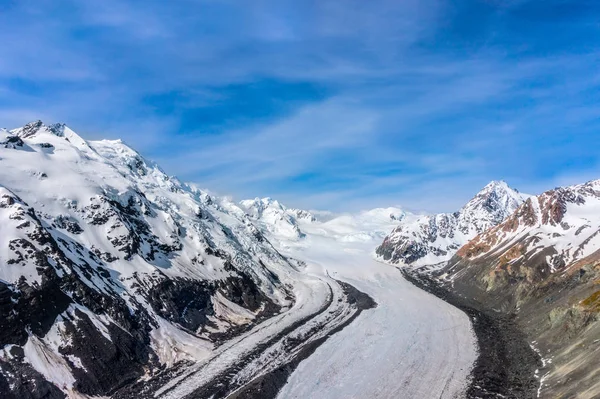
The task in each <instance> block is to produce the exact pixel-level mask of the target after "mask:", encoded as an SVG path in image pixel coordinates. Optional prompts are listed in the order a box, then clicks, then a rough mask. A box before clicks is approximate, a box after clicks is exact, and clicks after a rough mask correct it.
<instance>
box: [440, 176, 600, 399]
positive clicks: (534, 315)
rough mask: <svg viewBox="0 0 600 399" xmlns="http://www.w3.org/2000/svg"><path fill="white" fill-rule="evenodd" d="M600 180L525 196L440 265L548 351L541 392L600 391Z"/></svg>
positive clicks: (588, 394)
mask: <svg viewBox="0 0 600 399" xmlns="http://www.w3.org/2000/svg"><path fill="white" fill-rule="evenodd" d="M599 215H600V180H596V181H591V182H589V183H586V184H581V185H576V186H570V187H562V188H557V189H554V190H550V191H547V192H545V193H543V194H541V195H539V196H536V197H531V198H529V199H527V200H526V201H525V202H524V203H523V204H522V205H521V206H520V207H519V208H518V209H517V210H516V211H515V212H514V213H513V214H512V215H510V216H509V217H508V218H506V220H504V222H502V223H500V224H499V225H497V226H495V227H492V228H491V229H488V230H486V231H485V232H483V233H481V234H479V235H478V236H477V237H475V238H474V239H473V240H471V241H470V242H469V243H468V244H466V245H465V246H463V247H462V248H461V249H460V250H459V251H458V252H457V254H456V256H455V257H453V258H452V259H451V260H450V262H448V264H447V266H445V267H444V268H443V269H442V270H440V271H439V275H440V276H441V277H442V278H443V279H445V280H446V281H451V282H452V285H453V287H454V289H455V290H456V291H458V292H460V293H461V294H463V295H466V296H467V297H471V298H474V299H476V300H477V301H478V302H479V303H481V304H483V305H484V306H485V307H487V308H489V309H494V310H497V311H500V312H502V313H506V314H511V315H514V317H515V320H516V322H517V323H518V325H519V326H520V328H521V329H522V330H523V331H524V332H525V333H526V334H527V336H528V338H529V339H530V340H531V341H532V342H533V346H534V347H535V348H536V350H537V351H538V352H539V353H540V355H541V357H542V358H543V359H544V364H545V366H544V368H543V369H542V370H540V371H539V376H540V378H541V379H542V387H541V393H542V396H541V397H578V398H595V397H598V396H599V395H600V368H598V365H597V361H598V359H599V358H600V346H599V345H598V337H599V336H600V323H599V322H598V320H599V319H600V216H599Z"/></svg>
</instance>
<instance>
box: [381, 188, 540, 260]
mask: <svg viewBox="0 0 600 399" xmlns="http://www.w3.org/2000/svg"><path fill="white" fill-rule="evenodd" d="M527 197H528V196H527V195H524V194H521V193H519V192H518V191H517V190H515V189H513V188H511V187H509V186H508V184H506V183H505V182H504V181H492V182H490V183H489V184H488V185H486V186H485V187H484V188H483V189H482V190H481V191H480V192H479V193H477V195H475V196H474V197H473V198H472V199H471V200H470V201H469V202H467V204H465V206H463V207H462V208H461V209H460V210H459V211H458V212H455V213H440V214H436V215H427V216H421V217H418V218H416V220H415V219H405V220H404V221H403V222H401V223H400V225H399V226H398V227H396V228H395V229H394V230H393V231H392V232H391V233H390V234H389V235H388V236H387V237H386V238H385V239H384V241H383V243H382V244H381V245H380V246H379V247H378V248H377V250H376V254H377V256H378V257H379V258H380V259H382V260H384V261H386V262H389V263H393V264H399V265H412V266H423V265H433V264H437V263H440V262H444V261H447V260H449V259H450V258H451V257H452V256H453V255H454V254H455V253H456V251H457V250H458V249H459V248H460V247H461V246H462V245H464V244H466V243H467V242H468V241H469V240H470V239H472V238H473V237H475V236H476V235H477V234H479V233H481V232H483V231H485V230H487V229H488V228H490V227H492V226H495V225H497V224H499V223H501V222H502V221H503V220H504V219H505V218H506V217H508V216H509V215H510V214H512V213H513V212H514V211H515V210H516V209H517V208H518V207H519V205H521V204H522V203H523V202H524V201H525V200H526V199H527Z"/></svg>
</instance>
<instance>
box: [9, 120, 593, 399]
mask: <svg viewBox="0 0 600 399" xmlns="http://www.w3.org/2000/svg"><path fill="white" fill-rule="evenodd" d="M0 163H1V165H2V167H1V168H0V266H1V267H0V312H1V315H2V317H1V318H0V341H1V342H0V343H1V346H2V349H1V350H0V371H1V373H0V397H3V398H63V397H65V396H69V397H76V398H86V397H94V396H114V397H116V398H119V397H132V395H134V396H135V397H151V396H152V395H153V394H154V392H168V389H175V390H174V391H173V392H176V393H178V392H187V393H188V394H189V393H190V392H192V393H193V392H196V393H197V392H199V391H193V390H192V387H191V386H192V384H190V386H189V387H186V386H185V384H182V385H179V386H178V387H177V388H173V387H170V385H169V384H170V383H169V382H165V381H163V380H162V379H161V378H166V377H164V376H170V377H173V378H174V377H177V378H181V379H182V380H183V377H182V376H190V375H191V376H195V375H201V377H198V378H197V379H196V380H195V381H204V380H203V378H204V379H208V378H209V377H211V378H213V380H214V383H213V385H211V388H210V390H207V391H202V392H204V394H206V395H208V396H215V397H219V395H221V394H223V393H225V392H233V391H234V390H236V389H238V388H239V387H240V386H242V385H243V384H245V383H246V382H249V381H253V379H254V378H255V377H256V375H258V373H259V371H257V370H263V369H266V368H268V367H271V369H272V370H281V369H277V368H276V367H283V368H285V367H288V366H287V365H289V361H290V360H289V359H288V358H287V354H288V353H290V352H292V351H297V352H298V353H301V352H302V350H304V349H302V348H303V347H302V345H303V342H304V341H306V342H309V343H310V337H312V336H313V335H314V336H323V337H325V338H323V339H326V337H328V336H330V335H331V334H332V332H333V331H338V330H339V328H342V327H343V326H345V325H347V323H349V322H350V321H352V320H353V318H354V317H356V316H357V315H358V314H359V313H360V311H361V310H363V309H367V308H369V307H373V306H375V302H374V301H373V300H372V299H370V298H369V300H366V299H365V296H364V294H362V293H360V292H359V291H357V290H356V288H353V287H352V286H350V285H349V284H347V283H344V282H341V281H338V280H336V278H334V277H332V276H330V275H329V272H328V271H326V276H325V277H323V276H320V277H319V276H316V275H314V274H311V268H312V267H314V266H315V265H317V264H319V262H320V261H321V260H322V259H326V258H328V257H330V255H331V251H338V252H343V253H344V256H346V257H347V258H346V259H348V260H350V259H351V258H352V257H355V256H356V255H357V254H367V253H368V254H370V255H371V256H373V257H375V258H376V259H377V260H379V261H380V262H384V263H387V264H390V265H391V266H396V267H400V268H405V269H407V270H408V269H409V270H411V271H413V272H415V273H418V274H421V275H424V276H428V278H432V279H435V281H437V282H438V283H439V284H440V285H441V286H442V287H444V289H446V290H448V291H451V292H454V293H457V294H458V295H460V296H461V297H463V298H466V299H469V300H472V301H473V303H476V304H477V306H479V307H480V308H481V309H482V311H485V312H490V314H492V313H494V314H495V313H498V314H502V315H506V316H507V317H509V318H510V319H511V320H514V322H515V323H516V324H517V325H518V326H519V328H520V330H521V331H523V333H524V334H525V336H526V338H527V340H528V342H529V343H530V344H531V346H532V348H534V350H535V351H536V352H537V353H538V354H539V357H540V358H541V359H542V361H543V367H541V368H540V369H539V370H538V375H537V376H538V377H539V379H540V390H539V393H540V395H542V397H546V396H547V397H574V395H575V396H577V395H580V397H590V398H593V397H597V396H599V395H600V382H599V381H600V369H598V367H597V366H596V360H597V359H598V358H599V356H600V354H599V353H598V351H600V346H599V345H598V339H597V337H598V336H600V323H598V320H599V314H600V288H598V287H600V217H598V215H599V214H600V180H597V181H591V182H588V183H585V184H580V185H575V186H569V187H561V188H556V189H553V190H550V191H547V192H545V193H542V194H540V195H537V196H531V195H526V194H522V193H520V192H519V191H517V190H515V189H513V188H511V187H509V186H508V184H507V183H505V182H503V181H492V182H491V183H489V184H488V185H487V186H485V187H484V188H483V189H482V190H481V191H480V192H479V193H477V194H476V195H475V196H474V197H473V198H472V199H471V200H470V201H468V202H467V203H466V204H465V205H464V206H463V207H462V208H461V209H460V210H458V211H456V212H454V213H442V214H436V215H418V214H413V213H410V212H407V211H404V210H403V209H400V208H376V209H372V210H367V211H363V212H357V213H340V214H335V213H331V212H322V211H311V210H302V209H296V208H288V207H286V206H285V205H283V204H281V203H280V202H278V201H277V200H274V199H271V198H262V199H261V198H255V199H251V200H243V201H240V202H239V203H235V202H233V201H232V200H229V199H227V198H222V197H219V196H216V195H212V194H209V193H208V192H207V191H205V190H201V189H199V188H197V187H196V186H195V185H193V184H187V183H183V182H181V181H179V180H178V179H177V178H175V177H171V176H168V175H167V174H165V173H164V172H163V171H162V170H161V169H160V167H159V166H158V165H156V164H155V163H153V162H150V161H148V160H146V159H144V158H143V157H142V156H141V155H140V154H138V153H137V152H136V151H134V150H133V149H131V148H130V147H129V146H127V145H126V144H124V143H123V142H122V141H120V140H100V141H86V140H84V139H83V138H81V137H80V136H78V135H77V134H76V133H75V132H74V131H73V130H71V129H70V128H69V127H67V126H66V125H64V124H54V125H45V124H44V123H42V122H40V121H37V122H33V123H29V124H27V125H25V126H23V127H21V128H18V129H14V130H5V129H0ZM335 259H344V258H343V257H342V258H335ZM359 259H362V258H359ZM391 266H390V267H391ZM365 303H366V304H367V305H365V307H364V308H361V306H363V305H364V304H365ZM361 304H362V305H361ZM309 321H310V322H309ZM319 334H321V335H319ZM253 340H256V341H253ZM246 343H247V344H246ZM250 343H252V345H254V346H252V347H251V346H249V345H250ZM244 345H248V347H245V346H244ZM237 348H242V349H243V350H242V349H240V350H239V351H238V352H239V353H238V352H236V351H237ZM256 348H262V349H261V350H262V352H257V349H256ZM232 351H233V353H236V354H237V356H239V358H240V359H246V360H244V362H245V363H244V364H242V365H239V364H237V365H236V364H234V363H235V362H236V358H235V356H232V355H230V354H231V353H232ZM215 359H217V360H215ZM282 359H283V360H282ZM285 362H288V363H285ZM199 365H203V366H206V365H208V366H212V365H215V366H214V370H213V369H210V367H208V366H207V367H208V371H207V369H206V368H198V367H200V366H199ZM288 368H289V367H288ZM287 372H288V373H289V372H290V371H289V370H288V371H287ZM210 373H213V374H210ZM232 375H234V376H235V378H230V377H231V376H232ZM224 376H227V379H226V380H227V381H228V382H227V384H230V383H231V381H234V382H235V383H236V384H238V385H227V384H225V383H224V382H223V381H225V380H224V379H223V378H225V377H224ZM174 380H176V378H174ZM140 381H141V382H142V383H140ZM186 381H187V380H186ZM140 384H141V385H140ZM186 384H187V383H186ZM198 384H200V382H198ZM149 386H152V387H153V389H155V391H151V390H149V388H147V387H149ZM199 386H200V385H199ZM132 387H133V388H132ZM167 387H169V388H167ZM134 388H135V389H134ZM196 388H197V387H196ZM196 388H193V389H196ZM130 389H132V390H130ZM143 394H144V395H148V396H142V395H143ZM209 394H210V395H209ZM171 395H175V393H172V394H171Z"/></svg>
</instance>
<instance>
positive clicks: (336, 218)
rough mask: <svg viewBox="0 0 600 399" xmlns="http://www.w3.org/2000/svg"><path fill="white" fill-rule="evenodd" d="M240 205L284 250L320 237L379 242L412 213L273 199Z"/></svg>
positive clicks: (257, 200)
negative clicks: (300, 205) (316, 207)
mask: <svg viewBox="0 0 600 399" xmlns="http://www.w3.org/2000/svg"><path fill="white" fill-rule="evenodd" d="M240 207H241V208H242V209H244V210H245V211H246V214H247V215H248V216H249V217H250V218H252V219H253V221H254V222H255V224H256V225H257V226H259V227H260V228H261V230H262V232H263V233H264V234H265V235H266V236H267V237H269V239H270V241H271V242H273V243H276V244H277V246H278V247H280V249H285V248H289V247H296V248H298V247H306V246H307V245H309V243H312V240H314V239H315V238H316V237H321V238H325V239H332V240H337V241H340V242H348V243H351V242H364V241H368V242H370V241H374V242H375V241H377V240H380V239H382V238H383V237H384V236H385V235H386V234H388V233H389V232H390V231H391V230H392V229H393V228H394V227H395V226H396V225H397V224H398V222H400V221H401V220H403V219H404V218H406V217H407V216H409V217H410V216H412V215H411V214H409V213H406V212H404V211H403V210H401V209H399V208H393V207H390V208H375V209H371V210H367V211H362V212H357V213H340V214H336V213H332V212H323V211H307V210H302V209H296V208H287V207H286V206H285V205H283V204H281V203H280V202H279V201H277V200H273V199H271V198H262V199H260V198H255V199H253V200H243V201H240Z"/></svg>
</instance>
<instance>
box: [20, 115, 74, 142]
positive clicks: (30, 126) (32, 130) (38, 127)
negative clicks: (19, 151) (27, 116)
mask: <svg viewBox="0 0 600 399" xmlns="http://www.w3.org/2000/svg"><path fill="white" fill-rule="evenodd" d="M66 127H67V126H66V125H65V124H64V123H54V124H50V125H46V124H44V122H42V121H41V120H39V119H38V120H37V121H33V122H29V123H27V124H26V125H24V126H23V127H20V128H17V129H14V130H11V133H13V134H15V135H17V136H19V137H20V138H22V139H24V138H27V137H31V136H34V135H35V134H37V133H38V132H40V131H46V132H50V133H52V134H54V135H55V136H58V137H64V135H65V128H66Z"/></svg>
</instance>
